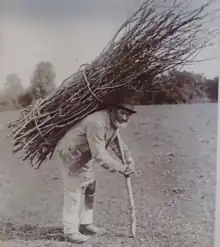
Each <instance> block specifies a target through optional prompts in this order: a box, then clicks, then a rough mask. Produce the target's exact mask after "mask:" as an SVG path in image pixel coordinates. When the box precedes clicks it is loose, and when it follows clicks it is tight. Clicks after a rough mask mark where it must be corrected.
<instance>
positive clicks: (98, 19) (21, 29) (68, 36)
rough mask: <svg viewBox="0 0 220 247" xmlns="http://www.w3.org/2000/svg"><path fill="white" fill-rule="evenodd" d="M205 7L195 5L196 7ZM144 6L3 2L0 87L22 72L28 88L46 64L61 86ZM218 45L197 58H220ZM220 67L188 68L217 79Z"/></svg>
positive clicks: (92, 0) (101, 0)
mask: <svg viewBox="0 0 220 247" xmlns="http://www.w3.org/2000/svg"><path fill="white" fill-rule="evenodd" d="M158 1H159V0H158ZM161 1H162V0H161ZM199 2H200V1H199V0H194V4H195V5H196V4H198V3H199ZM140 3H141V0H111V1H108V0H62V1H61V0H0V88H2V87H3V86H4V83H5V78H6V76H7V75H8V74H10V73H17V74H18V76H19V77H20V78H21V80H22V84H23V85H24V87H27V86H28V85H29V81H30V78H31V75H32V73H33V71H34V68H35V66H36V64H37V63H39V62H41V61H49V62H51V63H52V64H53V66H54V68H55V71H56V83H57V84H60V83H61V82H62V80H64V79H65V78H67V77H68V76H69V75H70V74H73V73H74V72H75V71H76V70H77V69H78V68H79V66H80V65H81V64H83V63H89V62H91V61H92V60H93V59H95V58H96V57H97V56H98V55H99V53H100V52H101V51H102V49H103V48H104V47H105V45H106V44H107V43H108V41H109V40H110V39H111V38H112V37H113V35H114V34H115V32H116V31H117V29H118V27H119V26H120V24H122V22H123V21H124V20H125V19H126V18H127V17H128V16H129V15H130V14H131V13H132V12H133V11H135V10H136V9H137V8H138V7H139V5H140ZM200 3H201V2H200ZM216 8H220V1H219V2H218V1H216V2H215V4H214V5H213V9H216ZM214 25H216V27H217V24H216V23H215V24H214ZM212 27H213V24H212ZM214 43H215V45H214V46H213V47H211V48H209V49H205V50H203V51H202V52H201V54H200V55H199V56H198V58H197V59H200V60H203V59H209V58H217V57H218V56H219V57H220V39H219V38H218V39H215V40H214ZM219 66H220V62H219V59H214V60H210V61H206V62H203V63H196V64H194V65H193V66H190V67H187V69H189V70H191V71H194V72H198V73H204V75H205V76H208V77H214V76H218V75H219Z"/></svg>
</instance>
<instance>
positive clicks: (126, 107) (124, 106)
mask: <svg viewBox="0 0 220 247" xmlns="http://www.w3.org/2000/svg"><path fill="white" fill-rule="evenodd" d="M110 105H112V106H115V107H117V108H120V109H123V110H126V111H128V112H130V113H132V114H135V113H137V111H135V110H134V105H131V104H125V103H119V104H114V103H112V104H110Z"/></svg>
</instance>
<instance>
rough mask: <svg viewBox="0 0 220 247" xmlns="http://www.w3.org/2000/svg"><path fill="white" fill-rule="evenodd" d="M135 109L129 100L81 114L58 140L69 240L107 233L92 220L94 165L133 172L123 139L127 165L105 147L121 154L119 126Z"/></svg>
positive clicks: (123, 172) (64, 214) (125, 172)
mask: <svg viewBox="0 0 220 247" xmlns="http://www.w3.org/2000/svg"><path fill="white" fill-rule="evenodd" d="M134 113H136V111H135V110H134V107H133V106H132V105H131V104H126V103H124V104H119V105H117V104H115V105H111V106H110V107H108V108H107V109H104V110H100V111H97V112H95V113H93V114H91V115H89V116H87V117H86V118H84V119H83V120H82V121H80V122H79V123H78V124H77V125H76V126H74V127H73V129H71V130H70V131H69V132H68V133H67V134H66V135H65V136H64V138H63V139H62V140H61V141H60V143H59V144H58V154H59V156H60V158H61V160H62V163H63V176H64V206H63V225H64V234H65V235H66V236H67V238H68V239H69V240H70V241H71V242H74V243H83V242H86V241H87V240H88V239H89V238H90V237H89V235H93V234H99V235H103V234H105V233H106V230H105V229H102V228H99V227H97V226H95V225H94V224H93V203H94V196H95V186H96V182H95V178H94V174H93V166H94V165H96V166H97V165H99V166H101V167H103V168H105V169H107V170H109V171H110V172H115V173H120V174H123V175H130V174H132V173H134V171H135V167H134V161H133V159H132V157H131V155H130V153H129V151H128V149H127V147H126V145H125V144H124V143H123V142H121V143H122V146H123V149H124V150H123V152H124V157H125V160H126V163H127V164H126V165H124V164H123V163H122V161H118V160H117V159H114V158H113V157H112V156H110V154H109V153H108V151H107V147H111V148H112V150H113V151H114V152H115V153H116V155H117V156H118V157H119V158H121V155H120V151H119V145H118V141H119V139H120V136H119V132H118V129H119V128H121V127H122V128H124V127H126V126H127V123H128V120H129V119H130V117H131V115H132V114H134ZM121 160H122V159H121Z"/></svg>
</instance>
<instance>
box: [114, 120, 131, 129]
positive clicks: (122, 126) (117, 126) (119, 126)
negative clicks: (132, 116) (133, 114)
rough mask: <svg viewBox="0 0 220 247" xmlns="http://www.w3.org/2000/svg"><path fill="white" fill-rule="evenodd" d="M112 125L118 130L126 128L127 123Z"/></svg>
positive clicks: (117, 122)
mask: <svg viewBox="0 0 220 247" xmlns="http://www.w3.org/2000/svg"><path fill="white" fill-rule="evenodd" d="M114 124H115V126H116V128H119V129H124V128H126V127H127V126H128V122H119V121H115V123H114Z"/></svg>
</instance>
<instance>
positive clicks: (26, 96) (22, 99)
mask: <svg viewBox="0 0 220 247" xmlns="http://www.w3.org/2000/svg"><path fill="white" fill-rule="evenodd" d="M32 102H33V96H32V94H31V92H30V91H28V90H27V91H25V92H24V93H23V94H21V95H20V96H19V97H18V103H19V105H20V107H22V108H23V107H27V106H28V105H30V104H31V103H32Z"/></svg>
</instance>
